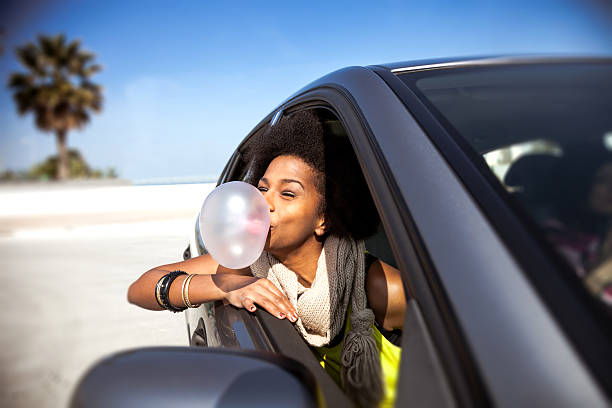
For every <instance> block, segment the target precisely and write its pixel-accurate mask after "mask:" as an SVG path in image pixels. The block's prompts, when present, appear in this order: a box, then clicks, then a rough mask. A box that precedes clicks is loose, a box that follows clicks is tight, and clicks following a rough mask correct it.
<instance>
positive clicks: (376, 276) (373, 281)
mask: <svg viewBox="0 0 612 408" xmlns="http://www.w3.org/2000/svg"><path fill="white" fill-rule="evenodd" d="M367 265H368V266H369V267H368V268H367V274H366V282H365V289H366V295H367V297H368V303H369V305H370V307H371V308H372V310H373V311H374V316H375V317H376V321H377V322H378V323H379V324H380V326H382V327H383V328H384V329H386V330H393V329H398V328H401V327H402V326H403V323H404V311H405V309H406V297H405V295H404V286H403V284H402V277H401V274H400V272H399V270H397V269H396V268H394V267H393V266H391V265H389V264H387V263H385V262H383V261H381V260H380V259H377V258H374V259H370V260H369V262H367Z"/></svg>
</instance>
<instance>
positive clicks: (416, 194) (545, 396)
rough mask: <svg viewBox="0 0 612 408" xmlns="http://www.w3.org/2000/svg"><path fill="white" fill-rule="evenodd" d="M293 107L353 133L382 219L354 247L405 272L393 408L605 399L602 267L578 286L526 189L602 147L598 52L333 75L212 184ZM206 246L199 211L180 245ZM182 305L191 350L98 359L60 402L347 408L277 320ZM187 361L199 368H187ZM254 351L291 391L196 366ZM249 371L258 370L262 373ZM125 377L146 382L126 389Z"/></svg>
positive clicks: (284, 107) (244, 169) (534, 193)
mask: <svg viewBox="0 0 612 408" xmlns="http://www.w3.org/2000/svg"><path fill="white" fill-rule="evenodd" d="M300 110H312V111H313V112H315V113H316V114H317V115H318V117H319V118H320V119H321V122H322V123H323V125H324V128H325V131H326V132H328V133H329V134H330V135H333V136H335V137H340V138H347V139H348V140H350V144H351V146H352V147H353V149H354V154H355V155H356V157H357V159H358V162H359V163H360V166H361V169H362V171H363V175H364V178H365V180H366V182H367V184H368V187H369V190H370V193H371V196H372V199H373V201H374V203H375V205H376V208H377V211H378V214H377V215H378V216H379V217H380V220H381V225H380V228H379V231H378V232H377V233H376V234H375V235H374V236H372V237H371V238H368V239H367V240H366V248H367V249H368V251H369V252H371V253H374V254H375V255H376V256H377V257H379V258H380V259H382V260H384V261H385V262H387V263H389V264H390V265H392V266H395V267H396V268H398V269H399V271H400V272H401V274H402V278H403V282H404V287H405V293H406V296H407V298H406V303H407V310H406V315H405V322H404V326H403V335H402V355H401V363H400V368H399V377H398V383H397V386H396V406H419V407H420V406H432V407H454V406H469V407H472V406H489V405H495V406H507V407H517V406H520V407H524V406H557V407H562V406H563V407H576V406H589V407H595V406H608V405H609V404H610V402H611V401H612V347H611V345H612V324H611V320H610V318H611V316H612V314H611V313H610V310H611V309H610V304H609V303H606V302H607V299H608V298H607V297H606V296H607V293H608V292H607V291H608V290H609V289H610V288H611V287H612V286H610V285H611V284H612V278H610V279H608V278H609V273H608V272H605V273H604V274H603V275H601V276H600V275H599V274H600V272H597V273H598V277H599V278H598V279H599V280H598V281H597V282H598V283H597V285H595V284H592V282H591V283H589V281H588V279H587V278H586V277H585V276H583V275H585V274H589V273H591V272H592V271H591V270H587V271H582V272H579V271H578V270H577V267H578V266H577V265H576V264H575V263H572V262H571V261H572V260H571V259H569V258H568V256H567V253H564V252H563V251H562V248H561V247H560V246H558V245H557V244H556V242H555V241H553V240H551V238H550V235H549V234H548V231H549V229H547V228H548V227H547V226H548V224H547V223H548V222H549V221H551V220H552V221H554V220H555V219H554V214H555V213H554V210H555V209H556V207H555V206H556V205H557V204H559V202H560V200H561V201H562V200H563V197H561V198H559V196H558V195H556V196H555V195H545V194H539V193H540V192H541V191H544V187H546V186H557V187H558V188H561V189H562V188H569V187H570V186H569V184H571V183H578V184H581V185H583V186H584V185H590V183H591V181H590V180H578V181H577V182H576V181H571V180H569V179H567V180H566V179H564V178H563V177H562V173H560V172H559V171H558V170H556V169H563V166H561V165H560V163H563V160H564V157H565V156H572V155H573V154H574V151H577V150H581V152H582V151H583V150H584V151H590V150H588V149H586V147H589V148H592V150H593V149H594V150H597V149H599V150H600V151H605V150H606V149H609V148H610V146H612V114H611V112H612V58H607V57H592V58H586V57H533V56H531V57H482V58H469V59H446V60H431V61H417V62H400V63H391V64H381V65H373V66H366V67H348V68H344V69H341V70H338V71H335V72H333V73H330V74H328V75H326V76H324V77H322V78H320V79H318V80H316V81H314V82H312V83H311V84H309V85H307V86H305V87H304V88H302V89H300V90H299V91H297V92H296V93H295V94H293V95H292V96H290V97H289V98H288V99H286V100H285V101H284V102H282V103H281V104H280V105H279V106H278V107H277V108H275V109H274V110H272V111H271V112H270V113H269V114H268V115H267V116H266V117H265V118H263V119H262V120H261V122H260V123H259V124H258V125H257V126H255V128H254V129H253V130H252V131H251V132H250V133H249V134H248V135H246V137H245V138H244V140H243V141H242V142H241V143H240V145H239V146H238V147H237V149H236V150H235V152H234V153H233V155H232V156H231V158H230V159H229V160H228V162H227V165H226V166H225V168H224V170H223V172H222V174H221V176H220V178H219V181H218V184H221V183H225V182H229V181H234V180H245V179H247V177H248V175H249V171H250V168H251V167H250V166H252V163H250V162H249V161H248V160H247V159H245V157H247V156H246V155H245V152H246V151H248V149H249V146H250V142H251V141H252V137H253V136H254V135H257V134H260V133H261V132H265V130H266V129H267V128H268V127H269V126H273V125H274V124H275V123H276V122H278V120H280V119H281V118H283V117H285V116H287V117H290V116H291V115H292V114H293V113H295V112H297V111H300ZM577 146H578V147H577ZM583 148H584V149H583ZM594 150H593V151H594ZM525 157H529V158H530V159H529V160H525ZM582 157H587V158H588V157H590V156H582ZM587 161H588V160H587ZM525 162H529V163H527V164H524V163H525ZM564 170H568V169H567V168H566V169H564ZM563 174H565V173H563ZM555 191H556V190H555ZM563 191H565V190H563ZM568 191H570V190H568ZM571 191H573V190H571ZM611 191H612V187H611ZM538 194H539V195H538ZM551 194H552V193H551ZM611 194H612V193H611ZM556 221H558V220H556ZM204 253H206V248H205V246H204V244H203V242H202V238H201V235H200V231H199V230H198V222H197V219H196V222H195V227H194V230H193V231H191V232H190V243H189V246H188V248H187V249H186V250H185V251H184V254H183V255H184V257H185V258H189V257H195V256H199V255H202V254H204ZM606 260H607V258H606V259H603V258H602V260H601V262H600V264H605V261H606ZM602 276H603V277H602ZM185 315H186V321H187V327H188V336H189V338H188V340H189V344H190V347H186V348H185V349H180V348H178V349H177V348H168V349H153V350H140V351H134V352H132V353H131V354H130V353H127V354H121V355H118V356H113V357H110V358H109V359H108V360H107V361H105V362H104V363H103V364H99V365H97V366H95V367H94V368H93V369H92V370H91V371H90V372H89V374H87V376H86V377H85V378H84V379H83V380H82V382H81V385H80V386H79V388H77V391H76V392H75V396H74V397H73V406H80V405H79V401H81V402H82V401H98V400H100V401H106V402H107V403H108V401H110V400H108V398H112V397H110V395H112V394H113V393H112V392H109V390H113V389H116V390H118V391H117V392H119V393H130V395H132V396H133V395H134V394H138V393H140V395H142V394H143V393H145V392H146V393H147V395H148V396H147V397H142V398H145V399H144V401H147V399H146V398H149V400H151V398H153V397H151V395H160V391H159V390H158V389H159V387H164V392H163V393H162V394H163V395H164V398H166V399H170V400H172V398H174V400H173V401H174V402H175V403H176V404H178V405H179V406H180V404H181V403H184V404H185V405H188V404H187V403H186V402H185V398H187V397H185V393H188V394H189V395H190V398H191V400H190V401H192V402H193V401H195V400H194V399H193V398H196V400H197V398H201V401H207V403H210V402H211V401H213V403H214V401H217V403H219V401H222V402H224V401H225V402H227V401H226V399H227V398H229V397H228V394H227V393H224V391H223V390H225V389H229V388H231V389H232V390H234V391H235V390H243V391H242V393H240V392H239V393H238V394H239V395H238V396H234V397H233V398H235V399H236V398H238V397H240V398H242V399H240V398H238V399H236V401H241V403H244V404H246V403H249V404H251V405H253V404H255V405H267V404H277V405H278V406H283V404H290V405H303V406H309V405H319V406H321V405H327V406H334V407H335V406H351V402H350V399H349V398H347V396H346V395H344V393H343V392H342V390H341V389H340V387H339V386H338V385H337V384H336V383H335V382H334V381H333V380H331V378H330V377H329V376H328V375H327V374H326V372H325V371H324V370H323V369H322V367H321V366H320V364H319V362H318V360H317V359H316V358H315V356H314V354H313V353H312V351H311V350H310V349H309V348H308V346H307V345H306V343H305V342H304V341H303V340H302V339H301V337H300V336H299V334H298V333H297V332H296V331H295V330H294V328H293V327H292V325H291V324H290V322H289V321H287V320H278V319H276V318H274V317H272V316H271V315H269V314H268V313H267V312H265V311H263V310H257V311H256V312H255V313H249V312H247V311H246V310H244V309H237V308H234V307H233V306H230V305H227V304H224V303H222V302H213V303H208V304H203V305H201V306H200V307H199V308H197V309H190V310H188V311H186V312H185ZM198 352H199V353H198ZM181 353H182V354H181ZM179 355H181V356H183V357H180V356H179ZM186 355H188V356H187V357H185V356H186ZM177 356H179V357H177ZM198 356H199V357H198ZM239 357H241V358H242V359H241V358H239ZM198 358H201V362H202V364H200V365H199V366H198V367H195V368H194V367H193V366H192V365H189V363H188V361H192V362H193V361H196V360H197V359H198ZM255 360H257V361H258V364H260V365H261V366H262V367H263V366H266V367H268V366H269V367H273V368H274V367H275V368H276V369H277V372H273V371H272V368H270V371H269V372H270V373H272V374H270V377H269V378H277V377H278V376H279V375H280V377H278V378H281V380H279V384H280V383H282V384H289V385H287V389H288V390H292V391H291V393H290V396H286V395H285V394H287V393H286V392H280V391H279V387H276V388H274V389H273V390H271V389H270V388H269V387H268V388H266V386H264V385H262V386H261V387H260V388H259V389H255V388H257V387H255V388H253V387H251V388H248V386H247V385H245V384H244V382H242V383H240V384H242V385H241V387H247V388H240V387H235V386H234V385H235V384H236V381H237V380H236V378H235V377H232V376H231V375H229V374H227V373H226V372H223V370H221V371H222V372H221V373H218V372H217V369H216V368H215V370H209V369H208V367H210V364H213V363H214V364H215V367H219V364H220V366H225V365H227V366H228V367H231V369H232V370H237V371H236V372H237V374H236V376H238V374H240V373H248V372H251V371H249V370H251V368H247V366H248V364H247V361H255ZM151 361H157V362H160V364H161V363H163V364H168V365H169V367H170V368H164V371H165V373H166V376H167V375H171V376H175V377H176V378H177V379H176V380H175V383H176V384H181V385H180V387H179V388H181V390H182V391H181V392H178V391H176V392H175V391H171V390H169V387H166V386H165V385H164V384H165V383H164V382H163V381H162V380H160V379H159V378H158V376H157V374H156V373H151V367H153V366H152V365H151V363H150V362H151ZM223 361H226V363H224V362H223ZM104 364H106V365H104ZM249 364H250V363H249ZM104 367H107V371H104V370H105V369H104ZM108 367H114V368H112V370H114V371H112V370H111V368H108ZM281 371H282V372H283V373H285V374H284V375H285V376H284V377H283V375H282V374H279V372H281ZM258 372H261V373H263V374H261V377H259V376H255V377H258V378H262V379H268V377H266V374H265V372H267V371H265V370H264V369H261V370H260V371H258ZM134 376H138V377H139V378H140V379H139V380H138V383H139V384H141V383H142V378H146V379H147V381H149V382H150V384H151V385H148V386H147V387H144V388H143V387H140V388H138V390H136V391H128V390H126V389H127V387H126V386H125V384H129V382H130V381H133V378H134ZM194 376H196V377H197V378H199V379H201V380H202V381H201V382H200V383H198V381H194V380H193V377H194ZM274 376H277V377H274ZM179 378H180V379H179ZM251 378H253V376H252V375H251ZM266 382H267V381H263V380H262V381H260V382H259V383H266ZM196 383H197V384H196ZM259 383H258V384H259ZM215 384H216V385H215ZM94 385H95V386H94ZM156 386H157V387H158V388H156ZM113 387H115V388H113ZM228 387H229V388H228ZM145 388H146V389H145ZM101 390H104V391H101ZM269 393H272V394H273V395H274V396H275V399H274V400H273V401H270V399H269V398H268V397H266V395H269ZM296 395H297V396H298V397H296ZM105 398H106V399H105ZM134 398H136V397H134ZM224 398H225V399H224ZM285 398H287V399H285ZM112 401H113V403H117V400H116V399H115V400H112ZM234 402H235V401H234ZM220 404H221V405H223V403H220ZM174 406H177V405H174Z"/></svg>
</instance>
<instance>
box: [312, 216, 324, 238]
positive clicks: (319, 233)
mask: <svg viewBox="0 0 612 408" xmlns="http://www.w3.org/2000/svg"><path fill="white" fill-rule="evenodd" d="M326 230H327V226H326V225H325V216H324V215H321V216H320V217H319V220H318V221H317V226H316V227H315V230H314V232H315V235H316V236H317V237H322V236H323V235H325V232H326Z"/></svg>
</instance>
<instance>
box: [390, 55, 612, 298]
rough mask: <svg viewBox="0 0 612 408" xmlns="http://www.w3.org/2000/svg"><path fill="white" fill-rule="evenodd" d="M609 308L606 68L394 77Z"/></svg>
mask: <svg viewBox="0 0 612 408" xmlns="http://www.w3.org/2000/svg"><path fill="white" fill-rule="evenodd" d="M398 77H399V78H400V79H402V80H403V81H404V82H405V83H406V84H408V85H409V86H410V87H411V88H412V89H413V90H414V91H415V92H416V93H417V95H418V96H419V97H420V98H421V99H422V101H423V102H424V103H425V104H426V105H428V106H429V108H430V110H431V111H432V112H434V114H435V115H436V116H437V117H438V119H439V120H440V122H441V123H442V124H443V125H444V126H445V127H446V128H447V129H448V130H449V132H451V133H453V134H454V135H456V136H459V137H460V138H462V139H464V140H466V141H467V142H468V143H469V144H470V145H471V147H472V148H473V149H474V150H475V151H476V152H477V153H478V154H480V155H481V156H482V158H483V160H484V161H485V162H486V163H487V165H488V166H489V168H490V170H491V171H492V173H493V174H495V176H496V177H497V179H498V180H499V182H500V183H501V184H502V185H503V187H504V188H505V189H506V190H507V191H508V194H509V196H510V197H511V199H512V200H515V201H516V202H518V203H519V204H520V205H521V206H522V207H523V208H524V209H525V210H526V212H527V213H528V214H529V215H530V216H531V217H532V219H533V220H534V221H535V222H536V223H537V225H539V226H540V229H541V231H542V232H543V233H544V234H545V236H546V239H547V240H548V242H549V243H550V244H551V245H552V246H553V247H554V248H555V249H556V251H557V252H558V253H559V254H560V255H561V256H562V257H563V258H564V259H565V260H566V261H567V262H569V264H570V265H571V266H572V268H573V269H574V270H575V272H576V274H577V275H578V276H579V277H581V278H582V279H583V282H584V283H585V285H586V287H587V289H588V290H589V292H590V293H591V294H592V295H593V296H595V297H596V298H598V299H599V300H601V301H602V302H604V303H605V304H607V305H608V306H610V307H611V309H610V310H612V228H611V226H612V223H611V221H612V64H610V63H599V62H598V63H595V62H593V63H565V64H554V63H550V64H538V65H535V64H524V65H515V66H507V65H506V66H495V65H492V66H487V67H476V68H474V67H472V68H457V69H453V70H452V72H450V73H449V71H448V70H446V71H443V70H431V71H423V72H414V73H407V74H399V75H398Z"/></svg>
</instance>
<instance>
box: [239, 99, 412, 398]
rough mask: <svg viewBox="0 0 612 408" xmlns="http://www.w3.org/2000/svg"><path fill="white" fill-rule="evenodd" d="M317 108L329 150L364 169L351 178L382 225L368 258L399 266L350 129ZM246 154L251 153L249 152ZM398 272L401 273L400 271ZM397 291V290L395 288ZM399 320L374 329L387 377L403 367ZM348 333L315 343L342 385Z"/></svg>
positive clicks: (248, 176)
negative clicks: (325, 343)
mask: <svg viewBox="0 0 612 408" xmlns="http://www.w3.org/2000/svg"><path fill="white" fill-rule="evenodd" d="M295 112H296V110H293V111H291V110H288V111H287V112H285V114H284V120H290V118H291V115H292V114H294V113H295ZM313 112H314V113H315V114H316V115H317V117H318V118H319V120H320V122H321V123H322V125H323V129H324V133H325V148H326V150H327V149H333V151H338V150H336V149H341V150H342V152H343V154H344V153H345V154H346V156H343V158H344V159H346V161H343V166H339V167H346V166H349V165H351V166H352V165H354V166H355V167H350V169H351V170H355V169H356V171H357V172H358V173H360V174H355V173H354V172H350V176H351V179H352V180H358V181H357V183H360V186H362V187H363V190H365V194H364V195H363V196H361V197H360V199H359V200H360V201H361V203H359V204H360V205H361V208H371V210H370V212H369V213H368V214H367V217H368V218H369V219H370V220H374V222H373V225H374V226H376V225H378V227H377V228H376V227H375V228H373V229H372V231H371V233H370V234H369V235H368V236H367V238H365V239H364V242H365V249H366V253H367V255H366V262H367V263H368V264H370V262H372V261H374V260H375V259H378V260H380V261H382V262H384V263H385V266H384V268H389V269H395V267H396V262H395V259H394V256H393V253H392V251H391V248H390V246H389V241H388V239H387V237H386V234H385V231H384V228H383V227H382V225H381V224H380V217H379V215H378V213H377V210H376V207H375V205H374V202H373V200H372V197H371V195H370V194H369V190H368V187H367V183H366V181H365V178H364V176H363V174H361V171H360V168H359V162H358V160H357V158H356V156H355V153H354V150H353V148H352V145H351V142H350V140H349V138H348V135H347V132H346V131H345V129H344V127H343V125H342V123H341V122H340V120H339V119H338V117H337V116H336V115H335V114H334V113H333V112H332V111H331V110H329V109H326V108H314V110H313ZM244 149H245V151H247V150H248V143H247V145H245V146H244ZM246 156H248V154H246ZM347 162H350V163H347ZM351 163H352V164H351ZM261 170H262V169H261V168H256V163H253V162H249V163H245V164H244V168H243V170H242V171H240V172H238V173H236V176H238V175H239V177H241V179H243V180H245V181H247V182H249V183H254V182H256V180H255V179H254V177H255V176H254V175H255V174H259V173H261ZM340 182H342V180H340ZM351 182H352V181H351ZM361 183H362V184H361ZM364 203H369V204H364ZM356 205H357V204H356ZM370 270H372V269H370ZM385 271H386V270H385ZM385 271H383V272H385ZM397 276H399V272H398V274H397ZM366 279H367V278H366ZM399 279H400V280H399V284H398V285H396V286H398V287H400V288H401V289H400V293H402V295H401V296H403V286H402V283H401V278H399ZM396 286H394V287H396ZM394 293H397V292H394ZM386 296H387V295H386V294H385V295H384V296H378V298H377V299H375V300H376V301H379V300H381V299H383V298H384V300H385V302H387V301H389V299H387V297H386ZM379 303H380V302H379ZM400 303H402V304H405V302H400ZM370 307H372V305H370ZM377 310H379V309H377ZM384 316H385V315H384V312H383V317H384ZM402 316H403V313H402ZM396 321H399V322H400V323H399V325H397V327H391V326H389V325H388V324H387V323H388V322H387V323H386V322H385V320H384V319H382V321H378V319H377V322H376V324H375V325H374V327H373V330H372V333H374V335H375V341H376V342H377V344H378V345H379V347H383V348H384V353H381V354H380V357H381V359H382V360H383V361H382V365H381V367H382V368H383V375H384V376H386V378H387V379H391V378H396V377H397V369H398V368H399V356H400V354H401V347H400V346H401V339H402V330H401V325H402V323H403V317H400V318H399V319H396ZM346 322H348V316H347V319H346ZM385 326H386V327H385ZM344 334H345V331H344V330H342V331H341V333H339V337H337V338H336V339H334V340H333V341H332V343H331V344H330V345H328V347H322V348H314V347H311V349H312V351H313V355H314V356H315V357H316V358H317V359H319V361H320V363H321V366H323V368H324V369H325V371H326V372H327V374H328V375H329V376H330V377H331V378H332V379H333V380H334V381H335V382H336V383H337V384H338V385H339V386H340V385H341V384H340V370H341V369H340V360H339V358H340V350H341V346H342V343H341V342H342V341H343V339H342V338H343V336H344ZM271 335H272V336H274V333H271ZM381 350H382V349H381ZM390 356H392V357H393V358H395V363H393V364H390V363H389V361H390V358H391V357H390ZM335 358H338V361H337V364H334V363H331V364H330V363H329V361H335V360H334V359H335ZM385 370H386V371H385ZM389 384H391V385H390V386H389V387H387V388H388V393H389V394H388V395H387V393H386V395H387V397H386V398H392V396H393V395H394V393H395V389H394V386H395V382H394V381H393V382H391V381H389Z"/></svg>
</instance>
